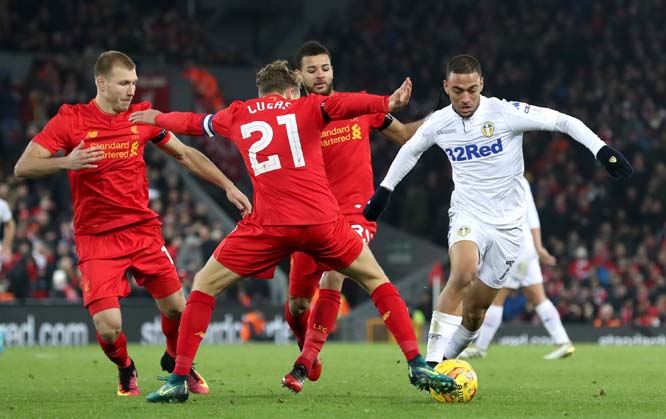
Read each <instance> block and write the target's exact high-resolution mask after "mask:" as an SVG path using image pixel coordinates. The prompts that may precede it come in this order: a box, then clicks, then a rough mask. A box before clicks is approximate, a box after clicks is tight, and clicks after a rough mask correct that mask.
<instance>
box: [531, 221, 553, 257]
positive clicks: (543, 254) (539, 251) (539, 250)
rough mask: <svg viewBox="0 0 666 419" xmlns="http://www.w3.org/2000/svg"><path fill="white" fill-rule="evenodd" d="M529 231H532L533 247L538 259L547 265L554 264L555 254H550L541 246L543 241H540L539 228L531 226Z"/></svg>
mask: <svg viewBox="0 0 666 419" xmlns="http://www.w3.org/2000/svg"><path fill="white" fill-rule="evenodd" d="M530 231H531V233H532V240H533V241H534V247H535V248H536V251H537V254H538V255H539V261H540V262H541V263H543V264H544V265H547V266H555V264H556V263H557V259H555V256H553V255H551V254H550V252H549V251H548V249H546V248H545V247H543V243H541V229H540V228H533V229H531V230H530Z"/></svg>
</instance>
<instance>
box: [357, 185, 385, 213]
mask: <svg viewBox="0 0 666 419" xmlns="http://www.w3.org/2000/svg"><path fill="white" fill-rule="evenodd" d="M389 199H391V191H389V190H388V189H386V188H384V187H383V186H380V187H379V188H377V190H376V191H375V193H374V194H372V197H371V198H370V200H369V201H368V203H367V204H366V205H365V208H363V216H364V217H365V219H366V220H368V221H377V219H378V218H379V216H380V215H382V212H383V211H384V208H386V206H387V205H388V203H389Z"/></svg>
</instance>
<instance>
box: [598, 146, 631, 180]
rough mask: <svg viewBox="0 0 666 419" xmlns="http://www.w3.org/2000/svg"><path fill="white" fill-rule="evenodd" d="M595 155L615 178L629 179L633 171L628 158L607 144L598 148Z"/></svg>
mask: <svg viewBox="0 0 666 419" xmlns="http://www.w3.org/2000/svg"><path fill="white" fill-rule="evenodd" d="M596 157H597V160H599V161H600V162H601V164H603V165H604V167H605V168H606V170H607V171H608V173H609V174H610V175H611V176H613V177H614V178H615V179H629V178H630V177H631V175H632V174H633V173H634V169H633V168H632V167H631V163H629V160H627V158H626V157H624V155H623V154H622V153H620V152H619V151H617V150H616V149H614V148H613V147H611V146H609V145H608V144H606V145H604V146H603V147H601V148H600V149H599V151H598V152H597V156H596Z"/></svg>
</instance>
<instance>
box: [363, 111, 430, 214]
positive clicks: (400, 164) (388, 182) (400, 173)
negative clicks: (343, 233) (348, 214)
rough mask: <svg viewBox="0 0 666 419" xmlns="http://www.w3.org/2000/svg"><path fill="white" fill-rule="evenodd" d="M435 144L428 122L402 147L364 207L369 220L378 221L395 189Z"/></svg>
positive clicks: (364, 212)
mask: <svg viewBox="0 0 666 419" xmlns="http://www.w3.org/2000/svg"><path fill="white" fill-rule="evenodd" d="M433 144H434V139H433V136H432V135H431V132H430V128H429V126H428V124H423V125H421V127H419V129H418V130H416V133H415V134H414V136H413V138H412V139H411V140H409V142H407V143H406V144H405V145H404V146H403V147H401V148H400V151H399V152H398V155H397V156H395V159H394V160H393V163H391V167H389V170H388V173H387V174H386V177H385V178H384V180H383V181H382V183H381V184H380V186H379V188H377V190H376V191H375V193H374V194H373V195H372V197H371V198H370V200H369V201H368V203H367V204H366V206H365V208H364V209H363V216H364V217H365V218H366V219H367V220H369V221H376V220H377V219H378V218H379V216H380V215H381V213H382V212H383V211H384V209H385V208H386V206H387V205H388V203H389V199H390V197H391V193H392V192H393V189H395V187H396V186H397V185H398V183H400V181H401V180H402V179H403V178H404V177H405V176H407V174H408V173H409V172H410V171H411V170H412V169H413V168H414V166H415V165H416V163H417V162H418V161H419V158H420V157H421V155H422V154H423V152H424V151H426V150H427V149H429V148H430V147H431V146H432V145H433Z"/></svg>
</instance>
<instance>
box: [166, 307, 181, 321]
mask: <svg viewBox="0 0 666 419" xmlns="http://www.w3.org/2000/svg"><path fill="white" fill-rule="evenodd" d="M184 311H185V306H184V305H183V306H182V307H181V306H180V305H177V306H173V307H167V308H164V309H162V314H164V317H166V318H167V319H170V320H176V319H179V318H180V316H181V315H182V314H183V312H184Z"/></svg>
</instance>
